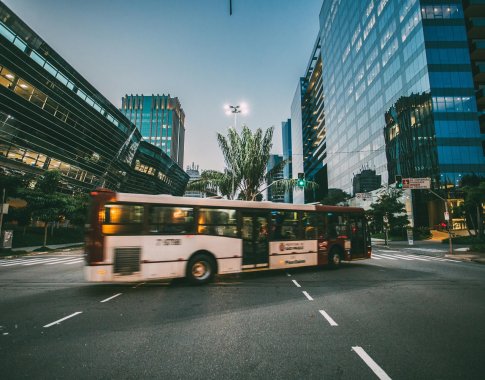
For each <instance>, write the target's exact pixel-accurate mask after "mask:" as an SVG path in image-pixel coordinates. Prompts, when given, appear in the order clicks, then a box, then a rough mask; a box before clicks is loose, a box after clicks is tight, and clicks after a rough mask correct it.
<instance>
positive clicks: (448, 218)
mask: <svg viewBox="0 0 485 380" xmlns="http://www.w3.org/2000/svg"><path fill="white" fill-rule="evenodd" d="M445 220H450V213H449V212H448V211H445Z"/></svg>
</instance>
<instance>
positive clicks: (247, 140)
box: [188, 126, 317, 201]
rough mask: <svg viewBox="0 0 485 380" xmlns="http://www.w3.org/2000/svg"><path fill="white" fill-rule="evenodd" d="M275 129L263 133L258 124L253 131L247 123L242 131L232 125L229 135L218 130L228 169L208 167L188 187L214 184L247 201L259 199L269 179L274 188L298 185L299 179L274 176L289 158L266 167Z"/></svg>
mask: <svg viewBox="0 0 485 380" xmlns="http://www.w3.org/2000/svg"><path fill="white" fill-rule="evenodd" d="M273 130H274V128H273V127H270V128H268V129H267V130H266V131H265V132H264V133H263V131H262V130H261V129H260V128H258V129H257V130H256V131H255V132H254V133H253V132H251V130H250V129H249V128H248V127H246V126H244V127H243V129H242V131H241V134H239V133H238V132H237V131H236V130H235V129H234V128H231V129H229V132H228V135H227V136H223V135H222V134H220V133H218V134H217V140H218V143H219V146H220V148H221V150H222V154H223V156H224V161H225V164H226V167H227V169H226V171H225V172H224V173H221V172H217V171H208V172H207V173H206V174H205V175H204V176H202V175H201V179H200V180H196V181H193V182H191V183H189V185H188V188H189V189H197V190H201V187H203V186H214V187H216V188H218V190H219V191H220V192H221V193H222V194H223V195H225V196H226V197H227V198H228V199H235V198H238V199H242V200H248V201H250V200H255V199H257V197H258V195H259V194H260V193H261V190H260V189H261V188H263V187H264V188H267V187H268V186H267V183H270V186H273V187H274V188H275V189H278V188H279V189H289V188H295V187H296V186H297V180H296V179H280V180H275V181H274V180H273V179H274V177H275V175H276V174H277V173H278V172H280V171H281V169H282V168H283V167H284V166H285V165H286V164H287V163H288V161H286V160H283V161H281V162H280V163H278V164H277V165H275V166H274V167H273V168H272V169H271V170H269V171H267V164H268V161H269V156H270V153H271V148H272V147H273V143H272V139H273ZM202 177H204V178H202ZM229 185H230V187H229ZM306 186H307V187H308V188H315V187H316V186H317V184H316V183H315V182H311V181H307V182H306ZM229 189H230V191H229ZM263 190H264V189H263Z"/></svg>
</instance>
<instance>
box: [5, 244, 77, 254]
mask: <svg viewBox="0 0 485 380" xmlns="http://www.w3.org/2000/svg"><path fill="white" fill-rule="evenodd" d="M39 248H42V247H41V246H40V245H37V246H32V247H18V248H12V249H11V250H7V251H5V250H4V251H0V257H3V258H7V257H15V256H24V255H28V256H31V255H45V254H49V253H51V254H52V253H55V254H56V255H62V254H80V255H82V254H83V253H84V243H70V244H53V245H48V246H47V249H46V250H39V251H36V249H39Z"/></svg>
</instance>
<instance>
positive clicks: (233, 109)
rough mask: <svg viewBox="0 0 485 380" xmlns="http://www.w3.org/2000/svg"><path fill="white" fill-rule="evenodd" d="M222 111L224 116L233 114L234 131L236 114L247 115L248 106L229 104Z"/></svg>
mask: <svg viewBox="0 0 485 380" xmlns="http://www.w3.org/2000/svg"><path fill="white" fill-rule="evenodd" d="M224 109H225V111H226V115H228V116H230V115H231V114H234V130H236V127H237V114H238V113H240V114H243V115H246V114H247V113H248V106H247V104H246V103H241V104H239V105H237V106H232V105H230V104H226V105H225V106H224ZM231 165H232V196H233V197H234V195H235V194H234V175H235V172H234V162H231Z"/></svg>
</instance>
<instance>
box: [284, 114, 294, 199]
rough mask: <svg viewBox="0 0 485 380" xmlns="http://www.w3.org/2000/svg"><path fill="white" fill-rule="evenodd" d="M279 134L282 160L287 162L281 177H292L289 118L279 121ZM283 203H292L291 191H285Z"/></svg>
mask: <svg viewBox="0 0 485 380" xmlns="http://www.w3.org/2000/svg"><path fill="white" fill-rule="evenodd" d="M281 135H282V138H283V160H285V161H287V162H288V163H287V164H286V165H285V167H284V168H283V178H285V179H291V178H292V170H293V169H292V164H291V160H292V148H291V119H288V120H286V121H283V122H282V123H281ZM285 203H293V191H292V190H286V191H285Z"/></svg>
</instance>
